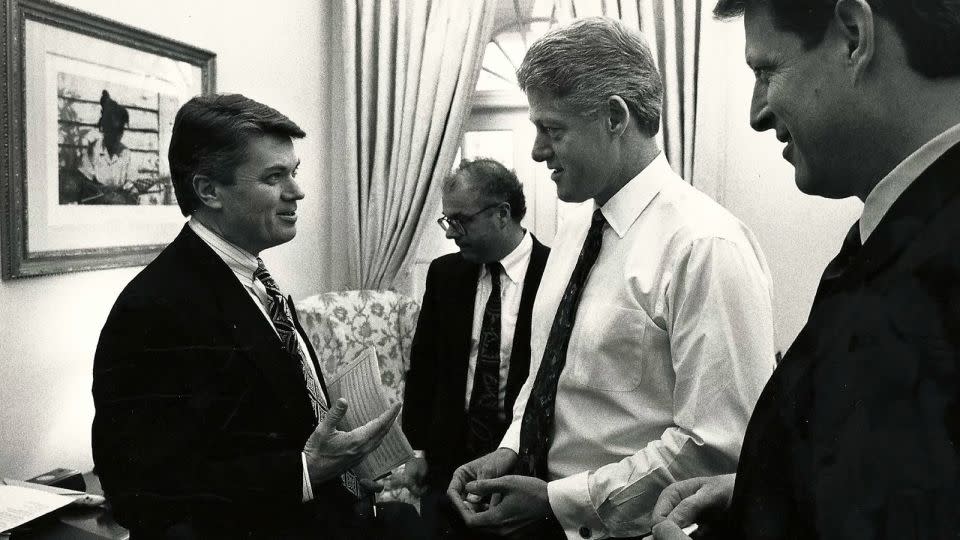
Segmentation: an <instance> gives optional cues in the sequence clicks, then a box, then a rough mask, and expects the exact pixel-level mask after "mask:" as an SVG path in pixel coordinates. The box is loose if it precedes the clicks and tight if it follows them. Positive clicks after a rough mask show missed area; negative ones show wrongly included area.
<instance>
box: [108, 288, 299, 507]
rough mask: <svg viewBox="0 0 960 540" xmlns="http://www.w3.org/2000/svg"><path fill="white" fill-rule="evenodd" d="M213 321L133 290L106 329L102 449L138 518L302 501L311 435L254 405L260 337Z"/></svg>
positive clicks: (117, 491) (117, 487) (114, 488)
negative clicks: (253, 359)
mask: <svg viewBox="0 0 960 540" xmlns="http://www.w3.org/2000/svg"><path fill="white" fill-rule="evenodd" d="M199 317H202V315H200V316H199ZM203 323H204V321H202V320H197V318H196V317H194V316H193V314H188V313H185V312H184V310H182V309H176V306H171V305H167V304H166V303H165V302H164V301H163V300H162V299H159V300H158V299H157V298H156V297H139V298H138V297H136V296H130V295H127V294H126V293H124V295H121V298H120V300H118V302H117V304H116V305H115V306H114V308H113V310H112V312H111V314H110V316H109V318H108V320H107V322H106V325H105V326H104V329H103V332H102V333H101V338H100V342H99V345H98V348H97V353H96V359H95V364H94V383H93V397H94V402H95V405H96V411H97V412H96V418H95V420H94V425H93V437H92V442H93V454H94V460H95V462H96V466H97V470H98V472H99V474H100V476H101V479H102V481H103V485H104V488H105V490H106V491H107V493H108V495H109V496H110V497H111V501H112V502H113V504H114V506H115V508H117V509H118V510H119V511H120V512H123V513H126V516H127V521H128V522H130V521H132V522H149V521H152V520H156V519H163V517H162V516H160V517H158V516H157V514H158V513H159V512H167V513H170V514H178V513H180V514H183V513H187V514H193V513H195V512H196V511H198V510H196V509H198V508H207V509H215V508H216V507H218V506H223V507H228V506H229V507H232V508H234V509H235V508H236V506H237V505H239V506H241V507H242V506H244V505H249V506H251V507H253V506H256V507H258V508H259V509H260V510H259V511H258V513H257V514H262V513H263V512H270V511H271V510H264V506H266V507H267V508H273V507H276V508H277V509H279V508H288V509H289V508H290V507H296V506H299V503H300V502H301V498H302V484H301V457H300V450H301V449H302V444H303V441H295V440H283V438H284V437H289V438H291V439H293V438H295V437H290V435H289V433H290V430H286V431H284V429H283V426H279V427H277V426H274V427H273V429H270V427H269V426H270V422H271V421H274V422H276V421H277V420H276V419H272V420H271V419H270V418H262V419H258V415H257V414H256V411H251V410H250V409H249V408H250V407H251V401H250V399H248V398H250V396H249V395H248V394H249V393H250V392H251V389H253V388H258V387H256V386H254V382H252V378H253V377H254V376H255V374H254V373H253V372H252V371H251V368H250V359H249V358H248V357H249V355H250V354H251V350H250V348H249V347H243V346H238V345H237V344H235V343H233V342H230V340H228V339H225V338H224V337H223V336H218V335H217V334H216V332H211V331H209V330H208V329H207V328H205V326H204V324H203ZM245 408H246V409H247V410H244V409H245ZM259 416H260V417H262V416H264V415H263V414H262V413H261V414H260V415H259ZM237 418H246V419H248V420H244V422H246V423H247V425H237V423H236V422H237V421H236V419H237ZM251 419H252V420H251ZM261 421H262V422H263V423H262V425H261V424H260V422H261ZM281 422H282V420H281ZM284 433H286V435H285V434H284Z"/></svg>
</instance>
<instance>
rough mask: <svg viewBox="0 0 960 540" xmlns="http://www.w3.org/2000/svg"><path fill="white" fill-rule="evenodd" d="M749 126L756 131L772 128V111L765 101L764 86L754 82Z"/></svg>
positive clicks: (765, 92)
mask: <svg viewBox="0 0 960 540" xmlns="http://www.w3.org/2000/svg"><path fill="white" fill-rule="evenodd" d="M750 127H752V128H753V129H755V130H756V131H765V130H768V129H771V128H773V127H774V126H773V113H772V112H771V111H770V106H769V104H768V103H767V91H766V87H765V86H763V85H761V84H760V82H759V81H758V82H756V83H755V84H754V85H753V98H752V99H751V101H750Z"/></svg>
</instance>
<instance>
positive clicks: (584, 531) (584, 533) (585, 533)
mask: <svg viewBox="0 0 960 540" xmlns="http://www.w3.org/2000/svg"><path fill="white" fill-rule="evenodd" d="M591 534H593V532H592V531H591V530H590V527H580V538H590V535H591Z"/></svg>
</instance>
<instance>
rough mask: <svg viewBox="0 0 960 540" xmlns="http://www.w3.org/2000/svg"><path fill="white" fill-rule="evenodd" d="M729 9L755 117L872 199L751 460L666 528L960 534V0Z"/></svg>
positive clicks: (726, 2)
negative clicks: (750, 79)
mask: <svg viewBox="0 0 960 540" xmlns="http://www.w3.org/2000/svg"><path fill="white" fill-rule="evenodd" d="M715 13H716V14H717V15H719V16H721V17H730V16H738V15H743V16H744V25H745V29H746V59H747V63H748V64H749V65H750V67H751V68H753V70H754V71H755V72H756V75H757V81H756V86H755V88H754V94H753V104H752V111H751V119H750V120H751V124H752V126H753V127H754V128H755V129H757V130H767V129H772V130H775V131H776V134H777V138H778V139H780V140H781V141H784V142H786V143H787V146H786V149H785V150H784V157H785V158H786V159H787V160H788V161H789V162H790V163H792V164H793V165H794V167H795V169H796V172H795V174H796V183H797V186H798V187H799V188H800V190H801V191H804V192H805V193H808V194H812V195H820V196H824V197H830V198H842V197H849V196H856V197H858V198H859V199H860V200H862V201H863V202H864V209H863V215H862V217H861V218H860V220H859V221H858V222H857V223H855V224H854V225H853V227H852V228H851V229H850V232H849V233H848V235H847V237H846V239H845V240H844V242H843V246H842V248H841V249H840V252H839V254H838V255H837V256H836V258H834V260H833V261H831V263H830V264H829V265H828V266H827V268H826V270H825V271H824V273H823V277H822V279H821V281H820V285H819V288H818V290H817V293H816V296H815V299H814V302H813V307H812V309H811V311H810V317H809V319H808V321H807V324H806V326H805V327H804V328H803V330H802V331H801V332H800V334H799V336H798V337H797V339H796V341H795V342H794V343H793V345H792V346H791V347H790V349H789V350H788V351H787V353H786V355H785V356H784V358H783V361H782V362H781V364H780V365H779V367H778V368H777V370H776V372H775V373H774V375H773V377H772V378H771V380H770V382H769V384H767V387H766V389H765V390H764V392H763V394H762V395H761V397H760V400H759V402H758V403H757V406H756V409H755V411H754V414H753V416H752V418H751V420H750V424H749V427H748V429H747V432H746V436H745V439H744V444H743V450H742V452H741V455H740V463H739V467H738V469H737V473H736V475H728V476H726V477H719V478H706V479H705V478H698V479H693V480H688V481H685V482H679V483H677V484H675V485H673V486H672V487H670V488H668V489H667V490H665V491H664V493H663V495H662V496H661V498H660V500H659V502H658V505H657V509H656V513H658V514H659V515H660V516H661V517H665V518H667V520H666V521H664V522H662V523H661V524H660V525H658V527H657V528H656V529H655V532H656V536H657V537H658V538H670V539H674V538H684V536H683V535H682V534H680V533H679V529H678V526H686V525H688V524H689V523H691V522H693V521H699V522H701V525H706V524H708V523H710V520H711V517H714V521H713V522H712V524H713V525H714V526H715V527H718V529H719V530H717V536H718V537H726V538H745V539H752V538H764V539H778V538H843V539H858V538H864V539H867V538H870V539H873V538H925V539H936V538H956V535H957V534H958V531H960V521H958V516H960V454H958V451H960V363H958V360H960V250H958V246H960V107H958V104H960V4H958V2H957V1H956V0H917V1H913V2H881V1H879V0H831V1H827V2H824V1H813V0H808V1H800V2H798V1H793V2H789V1H786V0H746V1H744V0H722V1H721V2H720V3H719V4H718V6H717V8H716V10H715ZM717 515H719V516H721V517H720V519H716V518H715V516H717ZM704 528H706V527H704Z"/></svg>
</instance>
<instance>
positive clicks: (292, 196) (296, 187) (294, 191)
mask: <svg viewBox="0 0 960 540" xmlns="http://www.w3.org/2000/svg"><path fill="white" fill-rule="evenodd" d="M283 197H284V198H285V199H287V200H290V201H299V200H301V199H303V198H304V197H306V194H305V193H304V192H303V190H302V189H300V184H298V183H297V181H296V180H295V179H293V177H291V178H290V182H289V184H288V185H287V188H286V189H284V190H283Z"/></svg>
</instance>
